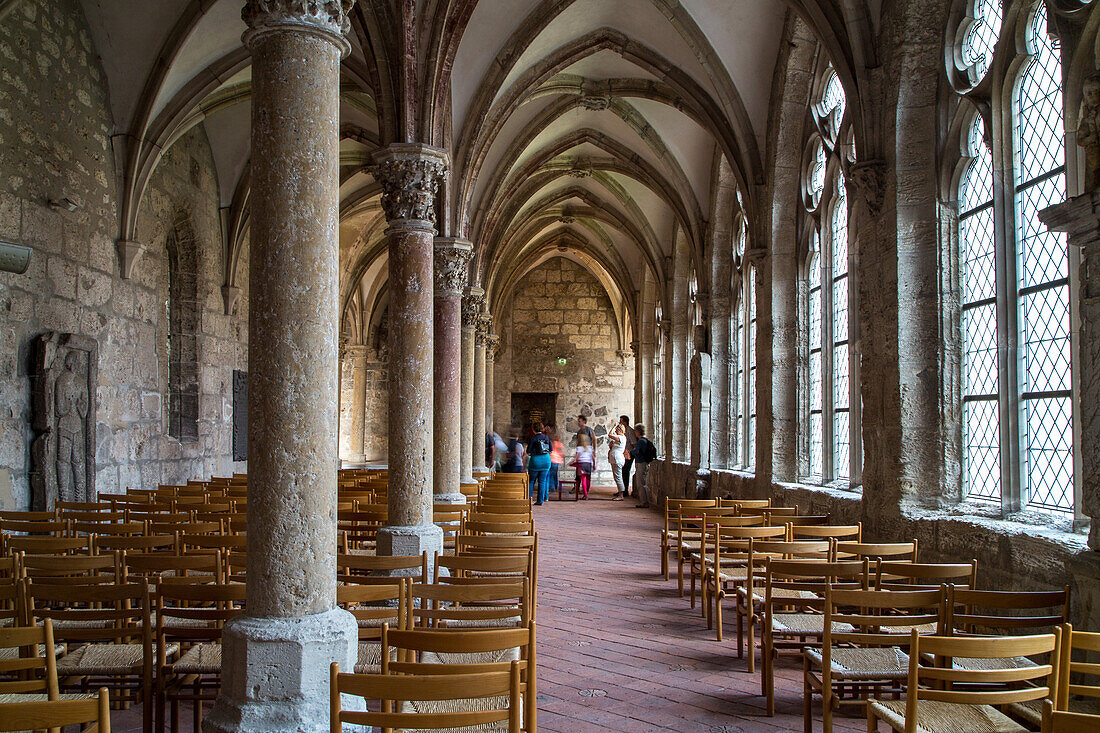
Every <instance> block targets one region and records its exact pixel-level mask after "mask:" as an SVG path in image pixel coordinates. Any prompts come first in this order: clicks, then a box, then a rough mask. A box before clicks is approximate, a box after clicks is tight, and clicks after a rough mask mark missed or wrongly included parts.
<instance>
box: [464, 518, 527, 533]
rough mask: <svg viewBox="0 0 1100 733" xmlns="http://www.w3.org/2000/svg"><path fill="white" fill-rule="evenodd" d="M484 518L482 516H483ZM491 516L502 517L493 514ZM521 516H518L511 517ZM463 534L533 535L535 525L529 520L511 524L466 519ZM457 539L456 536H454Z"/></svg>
mask: <svg viewBox="0 0 1100 733" xmlns="http://www.w3.org/2000/svg"><path fill="white" fill-rule="evenodd" d="M483 516H484V515H483ZM492 516H502V515H499V514H494V515H492ZM504 516H507V515H504ZM512 516H515V517H518V516H521V515H518V514H515V515H512ZM463 533H469V534H474V535H531V536H533V535H534V534H535V525H534V522H532V521H531V520H529V519H522V520H519V521H512V522H500V521H486V520H483V519H468V520H467V521H466V524H465V526H464V527H463ZM456 537H457V535H456Z"/></svg>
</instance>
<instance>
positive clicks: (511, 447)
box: [500, 427, 524, 473]
mask: <svg viewBox="0 0 1100 733" xmlns="http://www.w3.org/2000/svg"><path fill="white" fill-rule="evenodd" d="M504 445H505V449H506V450H505V453H504V455H503V456H502V457H501V459H500V461H501V466H500V470H501V471H502V472H503V473H523V453H524V450H523V443H521V442H519V429H518V428H514V427H513V428H510V429H509V430H508V442H507V443H505V444H504Z"/></svg>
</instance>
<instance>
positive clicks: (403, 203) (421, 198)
mask: <svg viewBox="0 0 1100 733" xmlns="http://www.w3.org/2000/svg"><path fill="white" fill-rule="evenodd" d="M372 173H373V174H374V177H375V179H376V180H377V181H378V183H379V185H381V186H382V210H383V211H385V212H386V220H387V221H395V220H399V219H413V220H418V221H428V222H433V223H434V222H435V194H436V191H438V190H439V185H440V184H441V183H442V182H443V179H444V177H445V176H446V174H447V163H446V161H445V160H444V159H443V158H441V157H434V156H428V155H423V154H418V153H397V154H393V155H390V156H388V157H383V158H382V159H380V160H379V161H378V164H377V165H376V166H375V167H374V168H373V169H372Z"/></svg>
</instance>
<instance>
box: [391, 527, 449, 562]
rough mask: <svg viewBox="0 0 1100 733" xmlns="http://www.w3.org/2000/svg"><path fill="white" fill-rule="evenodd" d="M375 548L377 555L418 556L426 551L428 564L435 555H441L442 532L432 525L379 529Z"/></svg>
mask: <svg viewBox="0 0 1100 733" xmlns="http://www.w3.org/2000/svg"><path fill="white" fill-rule="evenodd" d="M377 546H378V554H379V555H419V554H420V553H422V552H424V551H425V550H427V552H428V562H429V563H430V562H431V560H432V557H433V555H434V554H435V553H437V552H438V553H440V554H442V553H443V530H442V529H440V528H439V527H437V526H436V525H434V524H418V525H415V526H412V527H381V528H379V530H378V537H377Z"/></svg>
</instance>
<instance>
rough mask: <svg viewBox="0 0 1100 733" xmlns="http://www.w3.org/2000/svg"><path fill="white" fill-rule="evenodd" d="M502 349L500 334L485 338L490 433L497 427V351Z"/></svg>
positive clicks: (486, 400) (486, 403) (486, 391)
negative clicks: (495, 416)
mask: <svg viewBox="0 0 1100 733" xmlns="http://www.w3.org/2000/svg"><path fill="white" fill-rule="evenodd" d="M499 350H500V336H498V335H496V334H492V333H491V334H489V335H488V336H487V337H486V338H485V432H487V433H490V432H492V431H493V430H494V429H495V428H496V420H495V419H494V417H493V416H494V414H495V412H496V410H495V407H496V403H497V402H496V398H497V393H496V381H497V378H496V371H497V352H498V351H499Z"/></svg>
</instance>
